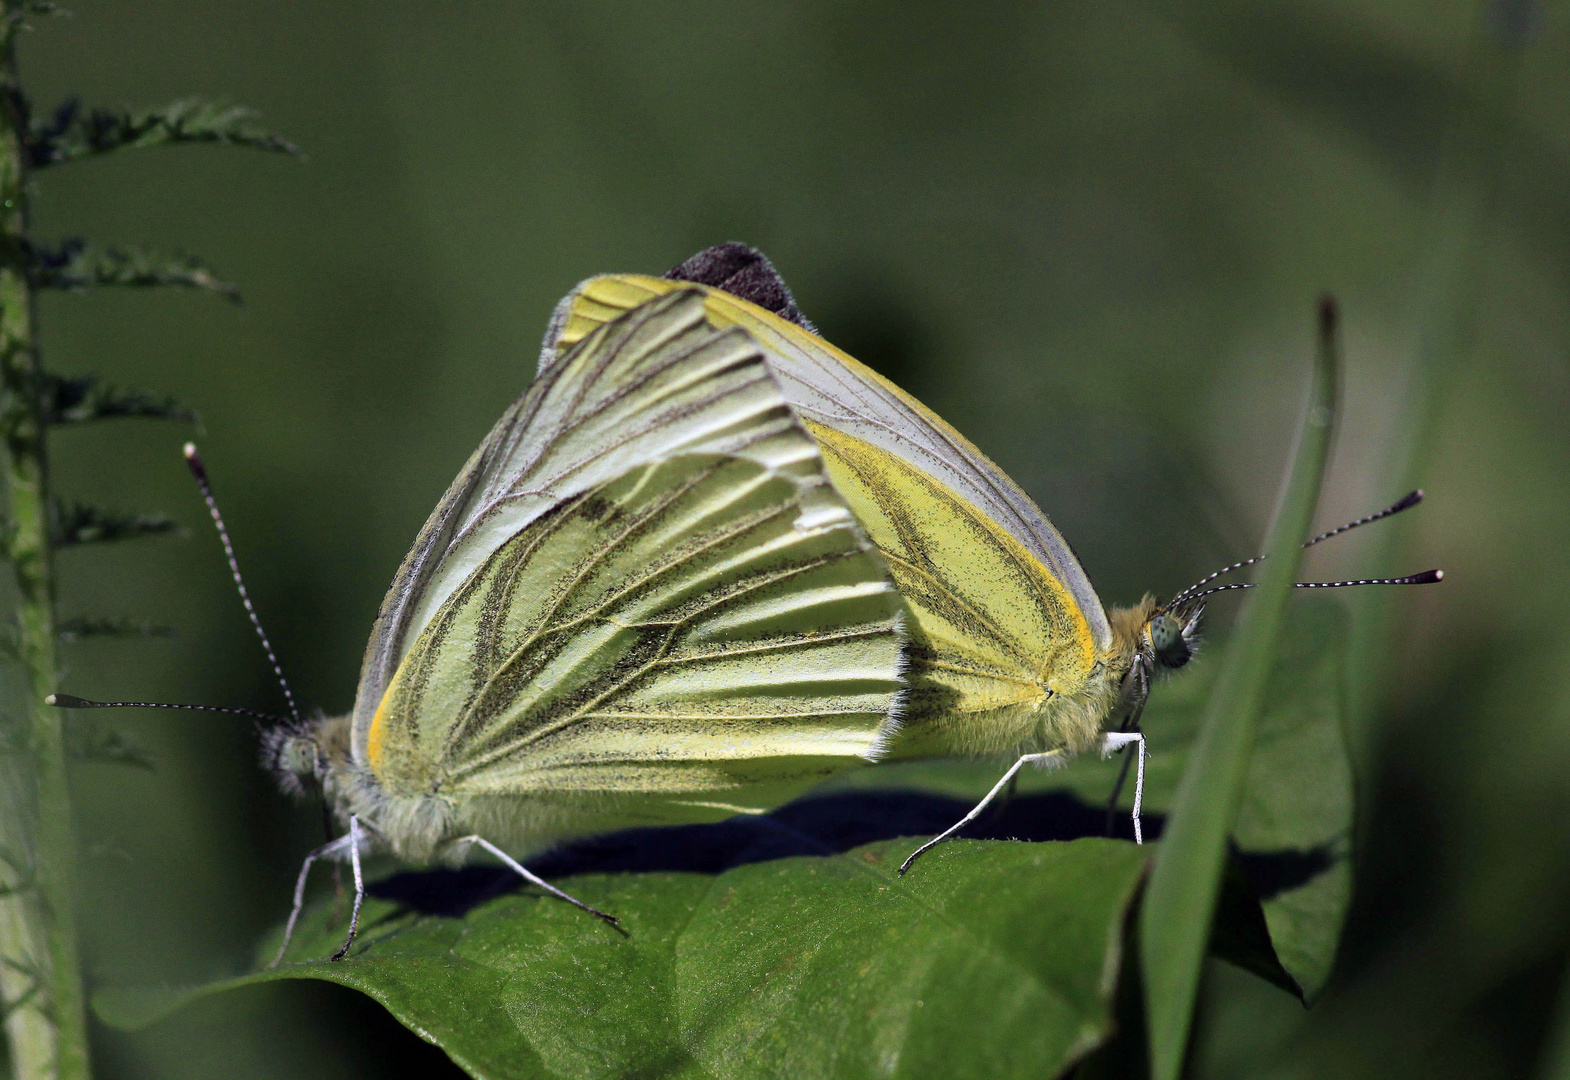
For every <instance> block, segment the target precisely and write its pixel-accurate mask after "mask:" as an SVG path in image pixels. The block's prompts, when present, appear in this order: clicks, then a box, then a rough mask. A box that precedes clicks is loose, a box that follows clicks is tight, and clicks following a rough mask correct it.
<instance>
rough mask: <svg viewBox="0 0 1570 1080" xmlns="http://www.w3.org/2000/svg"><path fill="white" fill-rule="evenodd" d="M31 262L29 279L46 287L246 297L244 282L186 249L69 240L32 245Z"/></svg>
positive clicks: (234, 299)
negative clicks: (164, 290) (184, 291)
mask: <svg viewBox="0 0 1570 1080" xmlns="http://www.w3.org/2000/svg"><path fill="white" fill-rule="evenodd" d="M28 263H29V278H30V280H31V281H32V284H33V285H34V287H35V288H40V289H66V290H70V291H80V290H83V289H93V288H100V287H108V286H119V287H129V288H138V289H141V288H160V287H165V286H174V287H177V288H184V289H201V290H204V291H206V292H212V293H217V294H218V295H220V296H223V297H225V298H226V299H228V300H230V301H232V302H233V303H236V304H238V303H239V302H240V290H239V288H238V287H236V286H235V285H233V284H232V283H230V282H227V281H224V280H223V279H221V278H219V277H218V276H217V275H216V274H214V273H213V271H212V270H211V268H209V267H208V266H207V264H206V263H204V262H202V260H200V259H198V258H196V257H194V256H191V255H186V254H183V253H181V252H175V253H173V254H167V255H166V254H161V253H159V252H155V251H150V250H146V249H143V248H119V247H108V248H95V247H91V246H89V245H88V244H86V243H85V242H83V241H81V240H68V241H66V242H65V243H63V244H61V245H60V247H58V248H55V249H46V248H38V247H35V248H32V249H31V250H30V251H29V252H28Z"/></svg>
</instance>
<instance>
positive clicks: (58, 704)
mask: <svg viewBox="0 0 1570 1080" xmlns="http://www.w3.org/2000/svg"><path fill="white" fill-rule="evenodd" d="M44 704H45V705H53V706H54V707H55V708H57V709H91V708H92V707H93V706H94V705H96V704H97V702H94V701H88V700H87V699H86V698H79V697H77V696H75V695H74V694H50V695H49V696H48V697H46V698H44Z"/></svg>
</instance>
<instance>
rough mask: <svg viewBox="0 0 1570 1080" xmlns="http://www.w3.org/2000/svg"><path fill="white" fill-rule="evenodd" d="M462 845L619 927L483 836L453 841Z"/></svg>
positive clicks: (601, 913) (460, 838)
mask: <svg viewBox="0 0 1570 1080" xmlns="http://www.w3.org/2000/svg"><path fill="white" fill-rule="evenodd" d="M464 844H478V845H480V847H482V848H484V849H485V850H486V851H489V852H490V853H491V854H492V855H494V856H496V857H497V858H498V859H500V860H501V861H502V862H503V863H505V864H506V866H507V868H508V869H509V870H511V871H512V872H513V873H515V874H517V875H518V876H519V877H521V878H523V880H525V881H527V882H528V883H529V884H530V885H535V886H537V887H539V888H541V889H544V890H545V891H546V892H548V893H550V894H551V895H552V896H554V897H556V898H557V899H560V900H565V901H567V903H569V904H571V905H573V906H574V907H580V908H582V909H583V910H584V911H587V912H588V913H589V914H590V915H593V916H595V917H596V918H600V919H604V920H605V921H606V922H608V923H610V924H611V925H612V926H617V925H620V923H619V920H618V919H617V918H616V916H614V915H607V914H605V912H603V911H601V910H600V909H599V908H594V907H590V906H589V905H588V904H585V903H584V902H583V901H582V900H579V899H578V898H577V897H575V896H568V895H567V894H566V893H564V892H562V891H561V890H560V889H558V888H557V887H556V886H554V885H552V884H551V883H550V882H548V881H546V880H545V879H544V878H542V877H540V876H538V875H537V874H532V873H530V872H529V871H528V870H526V869H524V866H523V864H522V863H520V862H519V861H518V860H517V859H514V858H513V857H512V856H511V855H509V854H507V853H506V852H505V851H503V850H502V849H501V848H499V847H497V846H496V845H495V844H493V843H491V842H490V841H489V840H487V839H485V838H484V837H483V836H462V837H459V838H458V839H457V840H454V841H453V846H454V847H461V846H462V845H464Z"/></svg>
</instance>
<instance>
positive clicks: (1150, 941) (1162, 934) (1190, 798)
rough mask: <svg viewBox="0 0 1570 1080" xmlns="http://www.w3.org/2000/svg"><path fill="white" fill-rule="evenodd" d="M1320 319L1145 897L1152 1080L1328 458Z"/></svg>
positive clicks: (1178, 1048)
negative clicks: (1232, 624) (1246, 587)
mask: <svg viewBox="0 0 1570 1080" xmlns="http://www.w3.org/2000/svg"><path fill="white" fill-rule="evenodd" d="M1320 316H1321V321H1320V347H1319V352H1318V356H1317V357H1316V362H1315V364H1314V369H1313V376H1312V379H1311V382H1310V391H1309V397H1308V404H1307V407H1306V408H1305V409H1304V413H1303V422H1302V426H1301V428H1300V429H1299V433H1298V441H1297V447H1296V450H1295V452H1294V453H1293V455H1292V461H1291V465H1290V468H1289V471H1288V474H1287V479H1286V483H1285V486H1284V488H1283V490H1282V496H1281V503H1280V506H1279V508H1278V510H1277V513H1276V520H1275V523H1274V525H1273V526H1272V527H1271V530H1270V536H1269V538H1268V539H1267V540H1266V543H1265V555H1266V556H1267V558H1266V561H1265V563H1264V573H1263V576H1262V579H1261V581H1260V588H1259V589H1258V590H1257V591H1256V592H1255V593H1254V594H1253V595H1252V596H1250V598H1249V600H1248V601H1247V602H1246V606H1245V607H1244V609H1243V613H1242V615H1241V616H1240V618H1239V620H1238V631H1237V634H1236V636H1235V637H1234V638H1233V640H1232V641H1231V642H1230V643H1229V648H1228V649H1227V651H1226V655H1225V656H1224V657H1223V658H1222V661H1221V669H1220V671H1219V673H1218V674H1217V676H1216V688H1215V690H1214V691H1213V692H1212V693H1211V695H1210V697H1209V700H1208V701H1207V702H1206V704H1205V712H1204V719H1203V720H1202V721H1201V723H1200V730H1199V738H1198V741H1197V742H1196V744H1195V747H1194V750H1193V752H1192V754H1191V755H1190V759H1189V763H1188V766H1187V768H1185V769H1184V771H1183V779H1182V780H1181V781H1180V782H1179V785H1178V791H1177V795H1176V798H1175V799H1174V802H1173V809H1172V814H1171V818H1170V820H1169V823H1168V826H1167V829H1166V832H1165V834H1164V836H1163V839H1162V842H1161V850H1160V852H1158V853H1157V855H1156V860H1155V864H1154V866H1153V868H1152V870H1151V876H1150V885H1149V887H1148V889H1147V891H1146V894H1145V901H1144V906H1143V909H1142V915H1141V920H1140V956H1141V959H1142V961H1143V968H1142V970H1143V972H1144V980H1145V1002H1146V1017H1147V1021H1148V1023H1149V1030H1150V1062H1151V1075H1152V1076H1153V1077H1154V1078H1155V1080H1177V1077H1178V1076H1179V1074H1180V1073H1181V1072H1182V1068H1183V1060H1184V1056H1185V1054H1186V1052H1187V1049H1188V1034H1189V1027H1190V1023H1191V1020H1192V1017H1193V1012H1194V999H1195V996H1196V995H1197V993H1198V991H1199V976H1200V969H1201V965H1202V964H1203V963H1204V958H1205V953H1206V950H1207V939H1208V936H1209V932H1210V925H1211V916H1212V912H1213V911H1214V910H1215V904H1216V896H1217V893H1218V891H1219V889H1220V884H1221V872H1222V868H1223V866H1224V865H1225V861H1226V851H1227V843H1228V839H1229V836H1230V834H1231V831H1232V827H1233V822H1234V820H1235V819H1236V816H1237V811H1238V806H1239V804H1240V803H1241V802H1242V799H1243V792H1244V787H1245V785H1246V783H1247V781H1248V769H1249V759H1250V756H1251V754H1252V751H1253V748H1254V737H1255V734H1256V730H1257V726H1258V720H1259V716H1260V713H1261V712H1262V711H1263V707H1264V701H1265V690H1266V685H1267V681H1268V679H1269V675H1270V669H1271V662H1272V658H1273V656H1274V653H1275V648H1276V638H1277V636H1278V634H1279V631H1280V629H1281V627H1282V624H1283V623H1284V622H1285V621H1286V613H1287V604H1288V602H1289V600H1290V598H1291V595H1292V584H1293V581H1294V579H1295V578H1296V575H1297V567H1298V563H1299V561H1300V558H1301V555H1302V548H1301V547H1300V545H1301V544H1302V543H1303V541H1304V540H1305V539H1306V538H1307V537H1308V531H1309V526H1310V524H1311V523H1312V521H1313V517H1314V509H1315V507H1316V506H1317V505H1318V501H1319V488H1320V483H1321V481H1322V479H1323V477H1324V470H1325V462H1326V461H1327V460H1328V458H1329V454H1330V437H1331V430H1332V425H1333V421H1334V418H1335V410H1336V401H1337V392H1338V388H1339V381H1340V364H1339V356H1338V350H1337V345H1336V339H1335V310H1334V307H1333V305H1332V302H1331V301H1329V300H1328V299H1326V300H1324V301H1322V303H1321V309H1320Z"/></svg>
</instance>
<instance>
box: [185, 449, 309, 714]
mask: <svg viewBox="0 0 1570 1080" xmlns="http://www.w3.org/2000/svg"><path fill="white" fill-rule="evenodd" d="M184 453H185V463H186V464H187V465H188V466H190V468H191V475H192V476H194V477H196V485H197V487H199V488H201V489H202V499H203V500H204V501H205V502H206V503H207V512H208V513H209V514H211V515H212V516H213V525H214V526H216V527H217V529H218V539H219V540H220V541H222V542H223V546H224V556H225V557H226V558H227V559H228V560H229V575H230V576H231V577H233V578H234V587H235V588H236V589H238V590H239V592H240V603H242V604H244V605H245V613H246V614H247V615H249V616H250V617H251V625H252V626H253V627H255V628H256V636H257V637H259V638H261V639H262V648H263V649H264V650H265V651H266V653H267V660H268V662H269V663H271V664H272V666H273V674H274V675H276V676H277V677H278V685H279V686H280V687H282V688H283V696H284V700H285V701H287V702H288V703H289V715H290V716H292V717H293V718H294V719H295V722H296V723H298V722H299V719H300V710H299V708H298V707H297V706H296V705H295V703H294V692H293V691H291V690H290V689H289V680H288V679H286V678H284V677H283V665H282V664H280V663H278V655H277V654H276V653H275V652H273V643H272V642H271V641H268V640H267V631H265V630H263V629H262V620H261V619H259V618H257V616H256V608H255V607H254V606H252V604H251V594H250V593H248V592H246V591H245V579H244V578H242V577H241V576H240V562H239V560H238V559H236V558H235V557H234V545H233V544H232V543H230V542H229V530H228V529H227V528H225V527H224V517H223V515H222V514H220V513H219V512H218V502H217V500H215V499H214V498H213V486H212V484H210V483H208V481H207V469H206V468H205V467H204V466H203V465H202V458H201V456H200V455H199V454H197V452H196V444H195V443H186V444H185V451H184ZM170 707H171V708H173V707H174V706H170ZM193 707H194V706H193ZM220 711H230V712H233V711H236V710H220ZM238 711H242V712H243V711H244V710H238Z"/></svg>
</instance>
